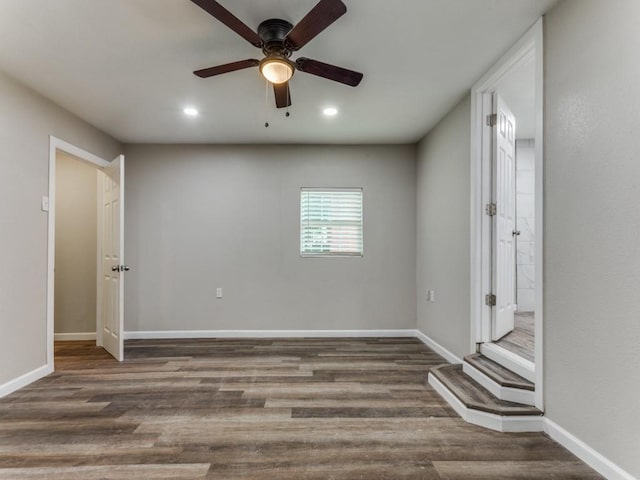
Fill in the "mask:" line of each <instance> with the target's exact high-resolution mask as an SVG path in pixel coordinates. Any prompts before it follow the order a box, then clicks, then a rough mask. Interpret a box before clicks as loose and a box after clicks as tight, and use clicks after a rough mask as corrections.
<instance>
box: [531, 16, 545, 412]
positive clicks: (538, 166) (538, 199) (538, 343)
mask: <svg viewBox="0 0 640 480" xmlns="http://www.w3.org/2000/svg"><path fill="white" fill-rule="evenodd" d="M542 22H543V20H542V19H540V20H539V21H538V22H537V23H536V24H535V25H534V27H533V28H532V30H533V34H534V36H535V40H534V42H535V45H536V49H535V62H536V67H535V70H536V72H535V75H536V80H535V81H536V138H535V145H534V148H535V195H534V197H535V198H534V202H535V217H534V226H535V233H534V235H535V246H534V248H535V260H534V261H535V265H534V278H535V279H536V280H535V318H534V335H535V337H534V338H535V346H534V358H535V360H536V380H535V382H534V383H535V384H536V407H537V408H538V409H539V410H544V408H543V407H544V396H543V394H542V389H543V387H544V376H543V374H542V373H543V371H544V355H543V352H544V349H543V348H542V345H543V340H544V321H543V318H544V288H543V284H544V261H543V260H544V258H543V257H544V234H543V232H544V221H543V219H544V161H543V160H544V54H543V52H544V44H543V42H544V31H543V28H542V27H543V24H542Z"/></svg>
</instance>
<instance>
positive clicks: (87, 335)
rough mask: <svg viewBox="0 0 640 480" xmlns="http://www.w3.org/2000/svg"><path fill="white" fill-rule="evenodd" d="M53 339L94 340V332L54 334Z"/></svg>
mask: <svg viewBox="0 0 640 480" xmlns="http://www.w3.org/2000/svg"><path fill="white" fill-rule="evenodd" d="M53 339H54V340H56V341H72V340H95V339H96V332H77V333H54V334H53Z"/></svg>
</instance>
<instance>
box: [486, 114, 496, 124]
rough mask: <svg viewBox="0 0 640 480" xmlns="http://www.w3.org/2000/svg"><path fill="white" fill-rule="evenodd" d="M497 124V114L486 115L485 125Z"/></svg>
mask: <svg viewBox="0 0 640 480" xmlns="http://www.w3.org/2000/svg"><path fill="white" fill-rule="evenodd" d="M497 124H498V114H497V113H492V114H491V115H487V126H488V127H495V126H496V125H497Z"/></svg>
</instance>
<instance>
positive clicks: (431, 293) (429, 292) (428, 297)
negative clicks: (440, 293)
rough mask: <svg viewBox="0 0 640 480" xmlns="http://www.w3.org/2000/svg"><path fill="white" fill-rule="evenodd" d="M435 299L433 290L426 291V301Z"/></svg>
mask: <svg viewBox="0 0 640 480" xmlns="http://www.w3.org/2000/svg"><path fill="white" fill-rule="evenodd" d="M435 301H436V292H435V291H434V290H428V291H427V302H432V303H433V302H435Z"/></svg>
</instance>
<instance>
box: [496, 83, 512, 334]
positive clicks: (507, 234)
mask: <svg viewBox="0 0 640 480" xmlns="http://www.w3.org/2000/svg"><path fill="white" fill-rule="evenodd" d="M493 112H494V113H495V114H497V119H496V124H495V126H494V128H493V199H494V202H495V204H496V214H495V216H494V217H493V218H494V220H493V252H492V256H493V293H494V295H495V296H496V304H495V307H494V308H493V309H492V313H491V323H492V325H491V338H492V339H493V340H498V339H500V338H502V337H503V336H505V335H506V334H507V333H509V332H511V331H512V330H513V325H514V321H513V319H514V313H515V310H516V304H515V299H516V296H515V268H516V249H515V235H516V233H515V229H516V171H515V166H516V162H515V157H516V119H515V117H514V116H513V113H511V110H509V107H508V106H507V105H506V104H505V103H504V101H503V100H502V98H500V96H499V95H498V94H497V93H495V94H494V95H493Z"/></svg>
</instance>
